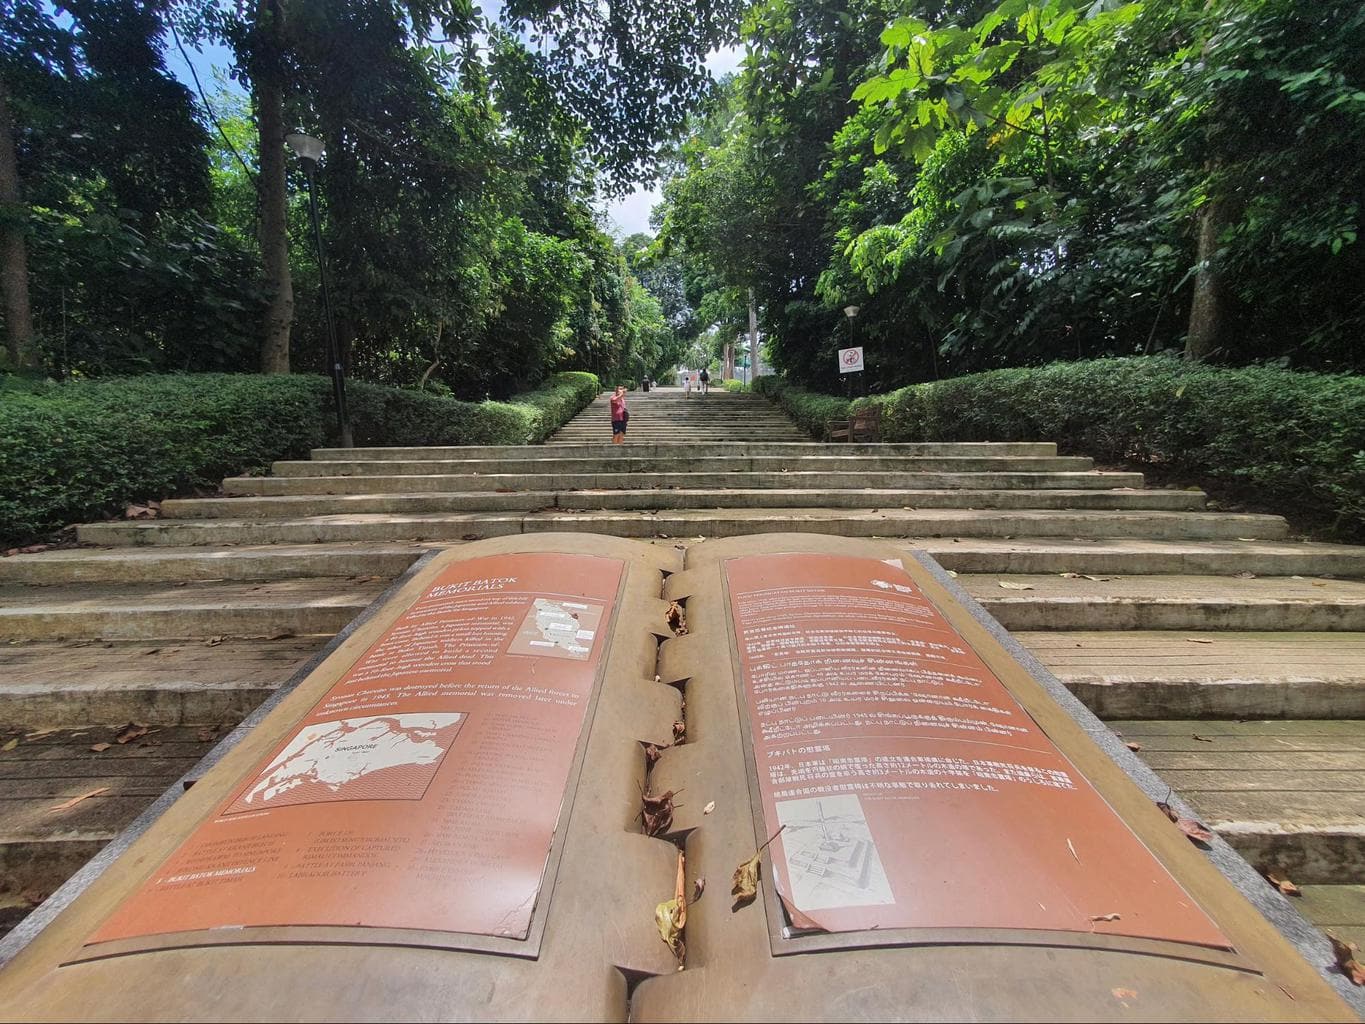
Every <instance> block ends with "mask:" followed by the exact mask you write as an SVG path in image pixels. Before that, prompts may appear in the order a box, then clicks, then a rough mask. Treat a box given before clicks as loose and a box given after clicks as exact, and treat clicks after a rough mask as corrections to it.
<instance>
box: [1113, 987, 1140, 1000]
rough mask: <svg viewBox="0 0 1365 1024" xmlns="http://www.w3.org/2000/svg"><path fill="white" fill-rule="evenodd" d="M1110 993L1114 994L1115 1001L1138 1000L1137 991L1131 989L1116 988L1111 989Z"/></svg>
mask: <svg viewBox="0 0 1365 1024" xmlns="http://www.w3.org/2000/svg"><path fill="white" fill-rule="evenodd" d="M1110 991H1111V992H1113V993H1114V998H1115V999H1136V998H1137V990H1136V989H1131V988H1115V989H1110Z"/></svg>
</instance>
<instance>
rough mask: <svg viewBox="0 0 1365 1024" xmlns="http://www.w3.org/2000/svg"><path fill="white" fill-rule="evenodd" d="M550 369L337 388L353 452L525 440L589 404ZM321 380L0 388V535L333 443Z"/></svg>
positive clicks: (584, 378) (216, 378) (241, 377)
mask: <svg viewBox="0 0 1365 1024" xmlns="http://www.w3.org/2000/svg"><path fill="white" fill-rule="evenodd" d="M599 390H600V389H599V387H598V382H597V378H596V377H595V376H593V375H592V374H590V373H561V374H557V375H556V376H554V377H552V378H551V379H550V380H549V382H547V383H546V385H545V386H544V387H542V388H540V389H538V390H536V391H531V392H527V393H526V394H522V395H516V396H514V397H513V398H512V399H510V400H509V401H507V402H477V403H476V402H460V401H456V400H455V399H451V398H441V397H439V396H435V395H429V394H423V393H421V392H417V391H403V390H400V389H397V388H389V387H382V386H379V385H375V384H366V383H363V382H360V381H355V382H350V383H348V385H347V389H346V395H347V399H348V404H349V406H350V412H351V420H352V426H353V430H354V434H355V440H356V443H357V444H362V445H380V444H389V445H453V444H528V443H535V442H537V441H542V440H544V439H545V438H546V437H548V436H549V435H550V434H551V433H552V432H553V431H554V430H556V429H557V428H558V427H559V426H560V424H562V423H564V422H565V421H567V420H568V419H569V418H570V417H572V416H573V415H574V414H575V413H577V412H578V411H579V410H581V409H582V408H584V407H585V406H586V405H587V404H588V403H589V402H591V401H592V400H593V398H594V397H596V395H597V393H598V391H599ZM335 423H336V421H335V417H334V415H333V413H332V407H331V382H330V381H329V380H328V379H327V378H325V377H316V376H303V375H293V374H288V375H278V376H276V375H272V376H255V375H247V374H194V375H187V376H145V377H128V378H121V379H111V380H93V381H78V382H73V383H69V384H60V385H59V384H50V383H49V384H46V385H27V386H25V385H23V384H21V383H19V382H9V383H8V384H4V383H0V538H5V539H7V540H14V539H20V538H27V537H30V536H33V535H36V534H39V533H42V532H44V531H47V530H51V529H54V528H56V527H59V526H62V525H63V524H65V523H69V522H73V521H78V520H84V519H90V518H97V517H100V516H103V515H105V514H108V513H109V512H112V511H114V510H116V509H117V508H119V507H120V506H121V505H123V504H125V503H127V502H129V501H137V500H144V499H147V498H160V497H164V496H165V495H168V494H175V493H179V492H184V491H187V490H189V489H191V488H196V487H215V486H217V484H218V482H219V481H220V480H221V479H222V478H223V477H225V476H233V475H236V474H239V473H244V472H253V471H258V470H262V469H264V468H265V467H268V466H269V465H270V463H271V462H273V461H275V460H276V459H289V458H303V457H305V456H307V454H308V451H309V449H312V448H317V447H321V446H323V445H325V444H329V443H335Z"/></svg>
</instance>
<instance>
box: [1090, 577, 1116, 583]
mask: <svg viewBox="0 0 1365 1024" xmlns="http://www.w3.org/2000/svg"><path fill="white" fill-rule="evenodd" d="M1084 578H1085V579H1088V580H1093V581H1094V582H1096V583H1108V582H1110V581H1111V580H1116V579H1118V577H1117V576H1086V577H1084Z"/></svg>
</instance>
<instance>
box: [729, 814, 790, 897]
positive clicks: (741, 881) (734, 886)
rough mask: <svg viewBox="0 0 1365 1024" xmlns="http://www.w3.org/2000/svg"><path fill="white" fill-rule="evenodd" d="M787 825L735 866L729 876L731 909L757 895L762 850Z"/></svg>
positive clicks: (761, 864)
mask: <svg viewBox="0 0 1365 1024" xmlns="http://www.w3.org/2000/svg"><path fill="white" fill-rule="evenodd" d="M786 827H787V826H786V825H782V826H781V827H780V828H778V830H777V831H776V832H774V833H773V834H772V835H771V836H769V837H768V839H767V842H765V843H764V844H763V845H762V846H760V847H759V848H758V849H757V850H756V851H754V855H753V856H752V857H750V858H749V859H748V860H746V861H744V862H743V863H742V864H740V866H739V867H737V868H735V873H734V875H733V876H732V877H731V878H730V895H731V896H733V897H734V898H735V902H734V906H733V907H732V908H731V909H733V910H738V909H739V908H740V907H747V906H748V905H749V904H750V903H752V902H753V901H754V900H755V899H756V898H757V896H758V879H759V874H760V872H761V870H762V867H763V851H764V850H765V849H767V847H768V843H771V842H772V841H773V840H774V839H776V838H777V837H778V836H780V835H781V834H782V829H785V828H786Z"/></svg>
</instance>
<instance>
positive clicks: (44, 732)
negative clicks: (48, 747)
mask: <svg viewBox="0 0 1365 1024" xmlns="http://www.w3.org/2000/svg"><path fill="white" fill-rule="evenodd" d="M54 732H57V730H56V729H38V730H36V731H34V732H26V733H24V739H26V740H36V739H37V738H38V737H39V736H51V735H52V734H53V733H54Z"/></svg>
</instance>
